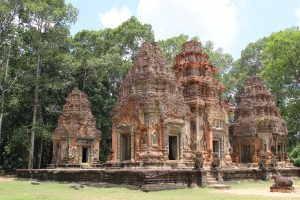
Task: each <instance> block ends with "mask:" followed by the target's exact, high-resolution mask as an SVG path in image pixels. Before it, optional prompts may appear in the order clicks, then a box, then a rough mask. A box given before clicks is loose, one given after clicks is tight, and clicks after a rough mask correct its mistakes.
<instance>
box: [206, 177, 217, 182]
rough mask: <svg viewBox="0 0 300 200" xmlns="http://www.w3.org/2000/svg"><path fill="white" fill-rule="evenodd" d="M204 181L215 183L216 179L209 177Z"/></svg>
mask: <svg viewBox="0 0 300 200" xmlns="http://www.w3.org/2000/svg"><path fill="white" fill-rule="evenodd" d="M206 180H207V181H216V180H217V179H216V178H215V177H210V178H209V177H207V178H206Z"/></svg>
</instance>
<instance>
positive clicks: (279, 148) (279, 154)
mask: <svg viewBox="0 0 300 200" xmlns="http://www.w3.org/2000/svg"><path fill="white" fill-rule="evenodd" d="M277 152H278V161H282V147H281V144H278V145H277Z"/></svg>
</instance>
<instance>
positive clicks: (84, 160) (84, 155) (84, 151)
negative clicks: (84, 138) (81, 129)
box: [81, 147, 88, 163]
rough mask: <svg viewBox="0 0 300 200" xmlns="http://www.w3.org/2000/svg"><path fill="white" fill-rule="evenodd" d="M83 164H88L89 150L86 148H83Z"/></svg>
mask: <svg viewBox="0 0 300 200" xmlns="http://www.w3.org/2000/svg"><path fill="white" fill-rule="evenodd" d="M81 162H83V163H87V162H88V149H87V148H86V147H82V160H81Z"/></svg>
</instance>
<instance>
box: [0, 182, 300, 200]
mask: <svg viewBox="0 0 300 200" xmlns="http://www.w3.org/2000/svg"><path fill="white" fill-rule="evenodd" d="M271 184H272V182H271V181H269V182H263V181H257V182H248V183H239V184H237V183H235V184H231V185H232V188H233V189H236V190H239V189H247V190H255V189H262V188H263V189H265V190H266V191H268V190H269V187H270V185H271ZM294 184H295V185H297V186H300V180H297V181H294ZM299 189H300V188H299ZM0 199H1V200H2V199H3V200H4V199H5V200H14V199H18V200H23V199H24V200H26V199H28V200H29V199H30V200H33V199H41V200H47V199H55V200H56V199H57V200H63V199H64V200H69V199H72V200H73V199H74V200H110V199H116V200H126V199H133V200H134V199H136V200H142V199H146V200H147V199H148V200H162V199H168V200H173V199H180V200H189V199H197V200H205V199H210V200H214V199H216V200H217V199H220V200H223V199H231V200H235V199H237V200H238V199H241V200H245V199H255V200H259V199H262V200H264V199H275V200H276V199H278V200H279V199H280V200H281V199H284V200H288V199H298V200H299V197H286V196H285V197H266V196H259V194H257V195H248V196H247V195H236V194H230V193H227V192H224V191H220V190H215V189H209V188H195V189H179V190H168V191H159V192H148V193H146V192H142V191H138V190H128V189H125V188H95V187H84V188H83V189H80V190H74V189H72V188H70V184H62V183H56V182H42V183H41V184H40V185H32V184H31V182H30V181H20V180H15V181H0Z"/></svg>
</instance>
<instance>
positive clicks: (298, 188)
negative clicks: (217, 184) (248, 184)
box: [222, 185, 300, 198]
mask: <svg viewBox="0 0 300 200" xmlns="http://www.w3.org/2000/svg"><path fill="white" fill-rule="evenodd" d="M294 188H295V192H292V193H282V192H270V191H268V190H265V189H251V190H249V189H229V190H222V192H226V193H231V194H237V195H255V196H256V195H261V196H268V197H299V198H300V185H294Z"/></svg>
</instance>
